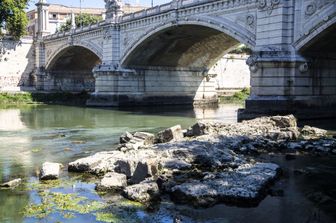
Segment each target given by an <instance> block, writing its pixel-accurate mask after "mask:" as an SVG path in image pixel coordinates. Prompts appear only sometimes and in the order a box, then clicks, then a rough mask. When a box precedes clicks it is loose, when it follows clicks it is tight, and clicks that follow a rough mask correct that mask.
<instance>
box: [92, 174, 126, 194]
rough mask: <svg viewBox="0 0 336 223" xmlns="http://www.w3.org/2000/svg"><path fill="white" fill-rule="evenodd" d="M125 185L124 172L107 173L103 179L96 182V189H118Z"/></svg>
mask: <svg viewBox="0 0 336 223" xmlns="http://www.w3.org/2000/svg"><path fill="white" fill-rule="evenodd" d="M126 186H127V178H126V175H125V174H120V173H107V174H105V175H104V177H103V179H102V180H101V181H100V183H99V184H97V186H96V189H97V190H120V189H123V188H124V187H126Z"/></svg>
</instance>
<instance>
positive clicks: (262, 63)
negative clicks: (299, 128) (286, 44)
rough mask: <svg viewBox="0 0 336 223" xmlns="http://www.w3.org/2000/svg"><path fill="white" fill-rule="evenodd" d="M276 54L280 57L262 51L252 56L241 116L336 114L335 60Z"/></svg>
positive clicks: (319, 116) (333, 115)
mask: <svg viewBox="0 0 336 223" xmlns="http://www.w3.org/2000/svg"><path fill="white" fill-rule="evenodd" d="M266 54H268V53H266ZM257 55H258V56H257ZM273 55H278V56H277V57H265V52H259V53H256V54H254V55H253V56H252V57H251V58H250V59H249V66H250V70H251V96H250V97H249V98H248V99H247V100H246V103H245V105H246V106H245V109H244V110H242V111H241V112H240V114H239V119H249V118H254V117H258V116H261V115H274V114H289V113H290V114H294V115H295V116H296V117H298V118H301V119H311V118H334V117H336V112H335V107H336V75H335V73H336V64H335V63H334V61H330V60H328V59H321V58H323V57H321V58H320V59H318V60H316V59H313V58H311V57H303V56H301V55H300V54H299V53H291V52H287V53H286V52H273ZM279 55H282V56H279Z"/></svg>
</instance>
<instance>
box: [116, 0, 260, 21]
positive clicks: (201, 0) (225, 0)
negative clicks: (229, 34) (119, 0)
mask: <svg viewBox="0 0 336 223" xmlns="http://www.w3.org/2000/svg"><path fill="white" fill-rule="evenodd" d="M246 5H254V7H255V8H256V7H257V6H256V1H253V0H247V1H232V0H222V1H215V0H211V1H209V0H177V1H172V2H170V3H167V4H163V5H158V6H155V7H153V8H148V9H144V10H142V11H139V12H134V13H130V14H126V15H124V16H122V17H120V19H119V23H124V22H132V20H138V19H143V18H146V17H150V16H155V15H160V14H163V13H166V12H169V11H172V10H181V9H186V10H183V11H182V12H181V14H182V15H183V16H187V15H191V14H195V13H197V14H201V13H209V12H211V11H217V10H225V9H232V8H239V7H241V6H246Z"/></svg>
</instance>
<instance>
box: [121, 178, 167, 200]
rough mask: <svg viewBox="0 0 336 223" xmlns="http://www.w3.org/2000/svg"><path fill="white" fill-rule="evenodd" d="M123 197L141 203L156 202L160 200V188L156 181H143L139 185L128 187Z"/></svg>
mask: <svg viewBox="0 0 336 223" xmlns="http://www.w3.org/2000/svg"><path fill="white" fill-rule="evenodd" d="M123 195H124V196H125V197H126V198H127V199H129V200H133V201H137V202H141V203H150V202H155V201H157V200H158V199H160V191H159V187H158V185H157V183H156V182H154V181H143V182H141V183H139V184H135V185H132V186H128V187H126V188H125V189H124V191H123Z"/></svg>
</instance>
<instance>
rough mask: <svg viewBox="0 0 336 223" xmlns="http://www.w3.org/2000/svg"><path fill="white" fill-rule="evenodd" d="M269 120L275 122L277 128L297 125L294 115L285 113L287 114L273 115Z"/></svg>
mask: <svg viewBox="0 0 336 223" xmlns="http://www.w3.org/2000/svg"><path fill="white" fill-rule="evenodd" d="M271 120H272V121H274V122H275V125H276V126H278V127H279V128H290V127H294V128H296V127H297V123H296V118H295V117H294V115H287V116H273V117H271Z"/></svg>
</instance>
